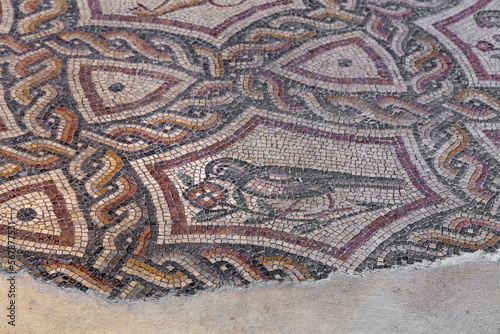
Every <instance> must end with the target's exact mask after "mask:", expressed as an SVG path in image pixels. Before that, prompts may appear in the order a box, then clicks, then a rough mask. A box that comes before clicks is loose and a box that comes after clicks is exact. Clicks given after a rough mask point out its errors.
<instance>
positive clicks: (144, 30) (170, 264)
mask: <svg viewBox="0 0 500 334" xmlns="http://www.w3.org/2000/svg"><path fill="white" fill-rule="evenodd" d="M499 9H500V0H398V1H396V0H123V1H120V0H22V1H21V0H13V1H11V0H0V64H1V72H0V78H1V85H0V224H1V225H0V247H1V252H0V261H1V263H2V265H3V266H4V267H5V268H7V269H9V268H10V269H26V270H28V271H29V272H30V273H32V275H33V276H35V277H38V278H42V279H45V280H50V281H53V282H56V283H57V284H59V285H60V286H64V287H77V288H80V289H82V290H88V289H91V290H94V291H97V292H99V293H100V294H102V295H103V296H106V297H107V298H111V299H120V298H124V299H143V298H150V297H158V296H162V295H165V294H167V293H176V294H191V293H195V292H197V291H199V290H200V289H207V288H214V287H220V286H227V285H233V286H242V285H247V284H249V283H251V282H255V281H269V280H282V281H287V280H292V281H304V280H317V279H321V278H324V277H326V276H328V275H329V274H330V273H332V272H335V271H341V272H348V273H356V272H361V271H363V270H370V269H375V268H387V267H391V266H394V265H401V264H406V263H413V262H415V261H422V260H435V259H438V258H443V257H447V256H450V255H453V254H459V253H461V252H471V251H475V250H485V251H494V250H495V249H498V248H499V245H500V242H499V240H500V177H498V175H499V173H500V163H499V161H500V120H499V117H498V116H499V114H500V10H499Z"/></svg>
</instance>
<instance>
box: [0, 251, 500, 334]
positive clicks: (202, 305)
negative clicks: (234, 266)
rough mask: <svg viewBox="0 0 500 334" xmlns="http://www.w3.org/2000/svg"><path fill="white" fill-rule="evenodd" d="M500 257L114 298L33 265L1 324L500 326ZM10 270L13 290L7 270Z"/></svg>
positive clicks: (141, 329) (493, 329) (270, 328)
mask: <svg viewBox="0 0 500 334" xmlns="http://www.w3.org/2000/svg"><path fill="white" fill-rule="evenodd" d="M499 258H500V257H499V255H498V254H494V255H491V254H490V255H486V254H484V253H480V252H479V253H475V254H468V255H465V256H462V257H458V258H455V259H451V260H446V261H442V262H441V263H436V264H430V265H417V266H411V267H406V268H400V269H394V270H385V271H379V272H373V273H367V274H365V275H363V276H350V275H345V274H335V275H333V276H332V277H331V278H330V279H327V280H323V281H319V282H314V283H302V284H281V285H276V284H260V285H259V286H257V287H254V288H250V289H245V290H231V289H227V290H226V291H215V292H204V293H201V294H200V295H198V296H192V297H171V298H164V299H161V300H160V301H146V302H135V303H125V302H123V301H120V302H116V303H110V302H108V301H106V300H104V299H103V298H101V297H99V296H97V295H95V294H93V293H89V294H83V293H81V292H78V291H76V290H62V289H59V288H57V287H55V286H51V285H48V284H46V283H42V282H38V281H35V280H34V279H32V278H31V277H29V276H28V275H27V274H25V273H24V274H18V275H17V283H16V290H17V293H18V299H17V307H18V308H17V319H16V327H15V329H13V328H12V327H11V326H8V325H7V321H6V320H5V316H2V318H3V320H2V322H1V324H0V332H1V333H37V334H38V333H51V334H55V333H481V334H487V333H492V334H496V333H500V288H499V286H500V266H499ZM0 279H1V280H0V291H1V294H2V296H5V294H6V291H7V290H8V289H7V288H8V287H7V282H6V279H7V277H6V275H4V274H3V275H1V276H0ZM2 300H3V305H2V306H1V307H2V309H4V310H5V307H4V306H6V299H5V298H4V297H2ZM3 312H4V313H5V311H3Z"/></svg>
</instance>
